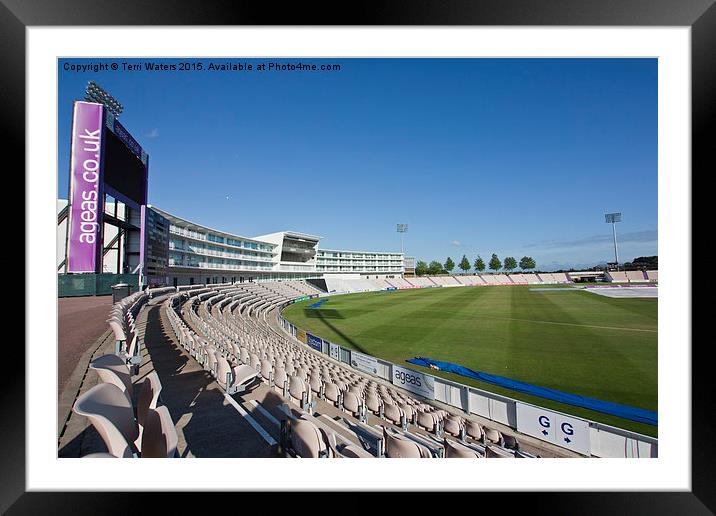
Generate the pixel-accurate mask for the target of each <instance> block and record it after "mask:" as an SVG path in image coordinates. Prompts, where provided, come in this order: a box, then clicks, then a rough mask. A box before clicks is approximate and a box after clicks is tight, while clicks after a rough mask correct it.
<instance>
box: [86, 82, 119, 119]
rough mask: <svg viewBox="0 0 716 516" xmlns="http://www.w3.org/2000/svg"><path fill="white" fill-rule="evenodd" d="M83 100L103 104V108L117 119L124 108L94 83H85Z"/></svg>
mask: <svg viewBox="0 0 716 516" xmlns="http://www.w3.org/2000/svg"><path fill="white" fill-rule="evenodd" d="M85 100H86V101H88V102H96V103H97V104H103V105H104V107H106V108H107V110H108V111H109V112H110V113H112V114H113V115H114V116H115V117H119V115H120V114H121V113H122V111H124V106H122V104H120V103H119V102H118V101H117V99H115V98H114V97H113V96H112V95H110V94H109V93H107V91H106V90H105V89H104V88H102V87H101V86H100V85H99V84H97V83H96V82H94V81H89V82H88V83H87V88H86V89H85Z"/></svg>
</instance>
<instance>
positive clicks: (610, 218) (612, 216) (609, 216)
mask: <svg viewBox="0 0 716 516" xmlns="http://www.w3.org/2000/svg"><path fill="white" fill-rule="evenodd" d="M604 219H605V222H606V223H607V224H609V223H611V224H612V233H613V235H614V261H615V262H616V265H617V270H619V253H618V252H617V225H616V223H617V222H621V221H622V214H621V213H605V214H604Z"/></svg>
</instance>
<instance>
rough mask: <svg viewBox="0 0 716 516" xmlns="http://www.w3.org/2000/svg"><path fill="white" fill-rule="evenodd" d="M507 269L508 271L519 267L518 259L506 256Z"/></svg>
mask: <svg viewBox="0 0 716 516" xmlns="http://www.w3.org/2000/svg"><path fill="white" fill-rule="evenodd" d="M504 267H505V270H506V271H510V272H511V271H512V270H514V269H516V268H517V260H515V259H514V258H513V257H512V256H505V265H504Z"/></svg>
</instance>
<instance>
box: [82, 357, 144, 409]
mask: <svg viewBox="0 0 716 516" xmlns="http://www.w3.org/2000/svg"><path fill="white" fill-rule="evenodd" d="M90 369H93V370H94V371H96V372H97V374H98V375H99V377H100V379H101V380H102V381H103V382H105V383H111V384H113V385H116V386H117V387H118V388H119V389H121V390H122V392H124V394H125V396H126V397H127V399H128V400H129V403H130V404H131V403H132V394H133V388H132V377H131V376H130V374H129V367H128V366H127V364H126V362H125V361H124V359H123V358H121V357H119V356H117V355H114V354H108V355H102V356H99V357H97V358H95V359H94V360H93V361H92V362H91V363H90Z"/></svg>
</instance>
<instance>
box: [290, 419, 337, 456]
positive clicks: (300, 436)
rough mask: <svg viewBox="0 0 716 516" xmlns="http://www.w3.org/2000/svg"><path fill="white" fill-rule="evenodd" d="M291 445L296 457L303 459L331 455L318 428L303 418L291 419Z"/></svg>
mask: <svg viewBox="0 0 716 516" xmlns="http://www.w3.org/2000/svg"><path fill="white" fill-rule="evenodd" d="M291 447H292V448H293V451H294V452H295V453H296V455H297V456H298V457H301V458H304V459H317V458H320V457H330V456H332V452H331V450H330V447H329V446H328V443H327V442H326V441H325V438H324V436H323V434H322V433H321V431H320V429H319V428H318V427H317V426H316V425H314V424H313V423H311V422H310V421H307V420H305V419H295V420H293V421H291Z"/></svg>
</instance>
